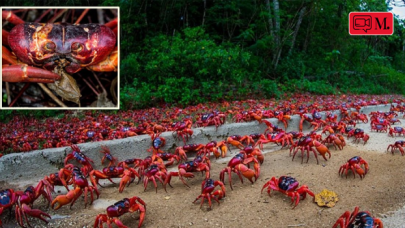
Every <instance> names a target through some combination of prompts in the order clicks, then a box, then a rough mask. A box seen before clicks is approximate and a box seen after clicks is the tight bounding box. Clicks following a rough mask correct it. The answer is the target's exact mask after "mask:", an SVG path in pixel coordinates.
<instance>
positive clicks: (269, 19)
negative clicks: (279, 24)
mask: <svg viewBox="0 0 405 228" xmlns="http://www.w3.org/2000/svg"><path fill="white" fill-rule="evenodd" d="M266 9H267V12H268V13H269V18H268V20H267V22H268V23H269V30H270V36H273V19H272V17H271V7H270V0H266Z"/></svg>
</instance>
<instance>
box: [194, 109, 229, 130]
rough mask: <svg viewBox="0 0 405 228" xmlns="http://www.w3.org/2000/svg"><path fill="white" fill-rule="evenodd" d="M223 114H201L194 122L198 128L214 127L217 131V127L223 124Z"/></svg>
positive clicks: (216, 112)
mask: <svg viewBox="0 0 405 228" xmlns="http://www.w3.org/2000/svg"><path fill="white" fill-rule="evenodd" d="M225 118H226V116H225V114H224V113H221V112H218V111H213V112H211V113H205V114H202V115H201V116H200V117H199V119H198V120H197V121H196V124H197V126H198V127H207V126H213V125H215V128H216V129H218V127H219V126H221V125H223V124H224V123H225Z"/></svg>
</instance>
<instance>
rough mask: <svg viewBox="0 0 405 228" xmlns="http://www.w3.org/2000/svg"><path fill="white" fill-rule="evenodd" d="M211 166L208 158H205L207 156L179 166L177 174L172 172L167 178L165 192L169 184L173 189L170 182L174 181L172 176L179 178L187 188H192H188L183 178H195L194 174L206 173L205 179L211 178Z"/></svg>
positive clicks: (197, 157) (198, 157)
mask: <svg viewBox="0 0 405 228" xmlns="http://www.w3.org/2000/svg"><path fill="white" fill-rule="evenodd" d="M210 166H211V164H210V160H209V158H208V157H205V156H204V157H202V156H196V157H195V158H194V160H193V161H188V162H184V163H181V164H180V165H179V166H178V171H177V172H170V173H169V174H168V175H167V178H166V180H165V183H164V188H165V190H166V185H167V184H169V186H170V187H172V186H171V185H170V180H171V179H172V176H175V177H177V176H178V177H179V179H180V180H181V181H182V182H183V184H184V185H186V186H187V187H190V186H188V184H187V183H186V181H185V180H184V178H183V177H186V178H193V177H194V174H193V172H201V173H202V172H205V179H208V178H210Z"/></svg>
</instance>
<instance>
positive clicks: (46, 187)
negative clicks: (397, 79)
mask: <svg viewBox="0 0 405 228" xmlns="http://www.w3.org/2000/svg"><path fill="white" fill-rule="evenodd" d="M52 191H53V188H52V186H51V185H50V184H49V183H47V182H46V181H43V180H41V181H40V182H39V183H38V184H37V186H36V187H35V188H34V187H33V186H29V187H28V188H27V189H26V190H25V191H24V192H22V191H14V190H12V189H6V190H2V191H0V215H1V214H2V212H3V210H4V209H6V208H10V209H11V207H12V206H13V205H15V218H16V220H17V222H18V225H20V226H21V227H25V226H24V221H23V218H25V221H26V223H27V224H28V225H29V226H30V227H31V225H30V223H29V221H28V215H29V216H32V217H36V218H39V219H41V220H42V221H44V222H46V223H48V221H47V220H46V219H45V217H48V218H51V216H50V215H49V214H47V213H45V212H43V211H41V210H39V209H32V208H31V207H32V205H33V204H34V201H35V200H36V199H38V197H39V196H41V195H42V196H43V197H44V198H45V199H46V200H47V201H48V205H49V203H50V202H51V201H52V197H51V192H52ZM0 226H2V223H1V220H0Z"/></svg>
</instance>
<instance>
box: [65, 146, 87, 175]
mask: <svg viewBox="0 0 405 228" xmlns="http://www.w3.org/2000/svg"><path fill="white" fill-rule="evenodd" d="M70 148H72V152H71V153H70V154H68V155H67V156H66V158H65V166H66V165H67V162H68V161H69V160H71V159H76V161H77V162H79V163H80V164H81V165H82V168H81V171H82V173H83V175H84V176H88V174H89V172H90V171H91V170H93V166H92V165H91V163H94V162H93V160H91V159H90V158H89V157H87V156H86V155H84V154H83V153H82V152H81V151H80V149H79V147H78V146H77V145H71V146H70Z"/></svg>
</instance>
